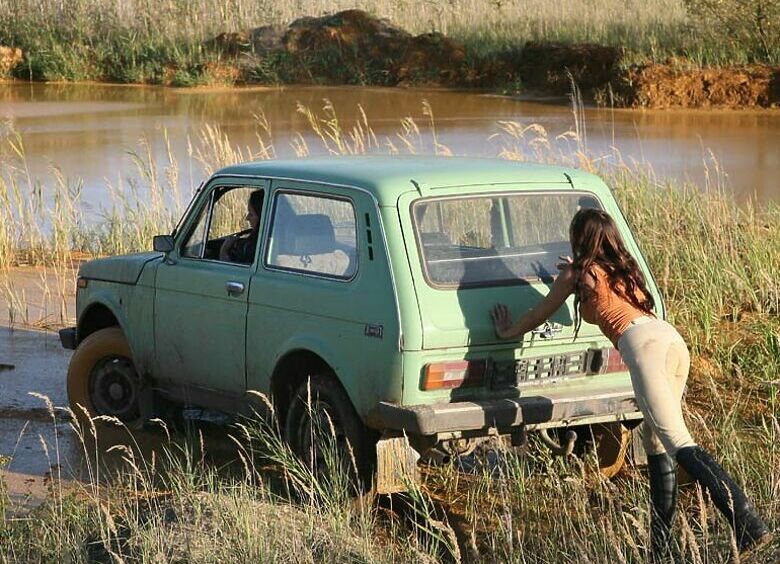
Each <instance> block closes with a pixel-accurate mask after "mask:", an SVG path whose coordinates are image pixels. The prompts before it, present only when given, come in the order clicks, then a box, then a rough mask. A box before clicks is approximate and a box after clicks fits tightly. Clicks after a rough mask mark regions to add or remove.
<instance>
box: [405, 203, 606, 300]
mask: <svg viewBox="0 0 780 564" xmlns="http://www.w3.org/2000/svg"><path fill="white" fill-rule="evenodd" d="M584 207H587V208H601V206H600V204H599V202H598V200H597V199H596V197H595V196H593V195H591V194H583V193H582V192H579V193H576V192H575V193H571V192H568V193H550V192H547V193H523V194H502V195H490V196H478V197H476V196H475V197H462V198H446V199H445V198H442V199H425V200H418V201H417V202H415V203H414V204H413V206H412V220H413V222H414V226H415V231H416V236H417V244H418V248H419V249H420V251H421V258H422V262H423V270H424V271H425V275H426V277H427V279H428V282H429V283H430V284H431V285H433V286H438V287H464V286H490V285H501V284H507V283H512V282H517V281H518V280H539V279H541V280H548V279H552V278H553V277H554V276H555V275H556V274H557V272H558V270H557V268H556V265H557V264H558V263H559V262H560V260H559V259H558V257H559V256H560V255H571V245H570V244H569V223H570V222H571V218H572V217H573V216H574V214H575V213H576V212H577V210H579V209H581V208H584Z"/></svg>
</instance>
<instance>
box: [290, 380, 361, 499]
mask: <svg viewBox="0 0 780 564" xmlns="http://www.w3.org/2000/svg"><path fill="white" fill-rule="evenodd" d="M284 438H285V440H286V441H287V443H288V444H289V445H290V448H291V449H292V451H293V452H294V453H295V455H296V456H298V457H299V458H300V459H301V460H302V461H303V462H304V463H305V464H307V465H308V466H309V467H310V468H311V470H312V472H313V473H314V474H315V476H317V478H318V479H320V480H326V481H328V480H330V476H329V474H330V472H332V471H333V466H334V465H333V463H332V461H333V459H334V458H335V459H336V460H337V464H338V467H339V468H340V469H341V470H343V471H347V472H348V476H349V482H350V485H351V486H353V487H355V489H357V490H358V492H359V491H360V490H362V491H366V490H367V489H368V486H370V484H371V478H372V477H373V472H374V468H375V465H376V452H375V447H376V438H375V436H374V433H372V432H371V431H370V430H369V429H367V428H366V427H365V426H364V425H363V422H362V421H361V420H360V417H359V416H358V414H357V412H356V411H355V408H354V407H353V406H352V402H351V401H350V399H349V396H347V393H346V392H345V391H344V388H342V387H341V384H340V383H339V381H338V380H337V379H336V378H335V376H333V375H332V374H324V375H316V376H312V377H311V378H310V379H308V380H306V381H304V382H303V383H302V384H301V385H300V386H299V387H298V389H297V390H296V391H295V393H294V394H293V396H292V398H291V400H290V404H289V408H288V410H287V416H286V418H285V421H284ZM334 439H335V440H334ZM329 448H330V451H328V449H329ZM329 454H331V455H330V456H329V457H328V455H329ZM332 454H335V457H334V456H332Z"/></svg>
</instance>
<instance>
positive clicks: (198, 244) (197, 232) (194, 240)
mask: <svg viewBox="0 0 780 564" xmlns="http://www.w3.org/2000/svg"><path fill="white" fill-rule="evenodd" d="M210 203H211V198H209V199H208V200H207V201H206V203H205V204H204V205H203V207H202V208H201V209H200V211H199V212H198V220H197V221H196V222H195V225H194V227H193V228H192V229H191V230H190V233H189V235H188V236H187V238H186V239H185V241H184V243H183V244H182V246H181V256H183V257H188V258H201V257H202V256H203V249H204V248H205V246H206V227H207V226H208V210H209V207H210V205H209V204H210Z"/></svg>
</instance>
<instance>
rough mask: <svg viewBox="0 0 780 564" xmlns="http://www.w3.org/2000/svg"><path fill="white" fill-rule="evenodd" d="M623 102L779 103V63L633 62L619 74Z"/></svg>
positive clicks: (686, 105)
mask: <svg viewBox="0 0 780 564" xmlns="http://www.w3.org/2000/svg"><path fill="white" fill-rule="evenodd" d="M619 81H620V84H619V85H618V87H617V90H618V91H620V92H621V93H622V94H623V95H624V96H625V99H624V100H623V104H624V105H627V106H631V107H643V108H654V109H663V108H769V107H777V106H778V104H780V67H769V66H766V65H753V66H746V67H735V68H721V69H695V68H693V69H692V68H685V66H684V65H679V64H675V63H672V64H653V65H643V66H634V67H631V68H629V69H628V71H627V74H625V75H624V76H622V77H620V78H619Z"/></svg>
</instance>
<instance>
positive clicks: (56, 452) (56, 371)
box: [0, 327, 80, 500]
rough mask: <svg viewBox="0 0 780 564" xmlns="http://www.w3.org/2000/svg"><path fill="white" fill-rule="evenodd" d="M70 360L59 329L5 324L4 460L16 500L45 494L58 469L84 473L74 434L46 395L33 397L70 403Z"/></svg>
mask: <svg viewBox="0 0 780 564" xmlns="http://www.w3.org/2000/svg"><path fill="white" fill-rule="evenodd" d="M69 359H70V351H66V350H65V349H63V348H62V346H60V342H59V338H58V337H57V335H56V334H54V333H51V332H43V331H34V330H25V329H14V330H11V329H8V328H7V327H2V328H0V363H2V364H3V365H5V367H4V368H5V369H4V370H2V371H0V382H1V384H0V458H2V459H4V460H7V462H6V464H5V467H4V468H3V474H4V477H5V480H6V483H7V485H8V488H9V492H10V493H11V495H12V498H14V499H17V500H21V499H24V498H25V497H26V496H30V495H32V496H33V497H40V496H41V495H42V494H44V493H45V491H46V489H45V484H46V482H47V479H48V478H49V477H50V475H51V472H52V471H53V472H54V473H55V475H58V474H59V473H60V472H61V473H62V475H63V477H68V476H69V475H70V474H72V473H78V470H79V469H78V468H70V463H71V461H73V460H78V459H79V456H78V454H77V453H78V452H80V445H78V444H77V442H76V440H75V435H74V433H73V432H72V431H71V430H70V429H69V428H68V425H67V423H66V421H65V419H64V418H63V417H62V415H57V413H56V411H55V414H54V416H52V414H51V413H50V411H49V409H48V408H47V405H46V401H45V400H44V399H42V398H39V397H35V396H32V395H30V394H31V393H35V394H40V395H42V396H45V397H48V398H49V399H50V400H51V402H52V403H53V405H55V406H64V405H66V404H67V394H66V391H65V375H66V373H67V367H68V361H69ZM58 465H59V466H58Z"/></svg>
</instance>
